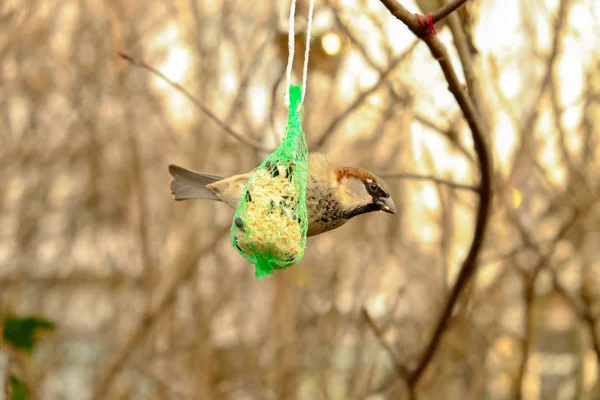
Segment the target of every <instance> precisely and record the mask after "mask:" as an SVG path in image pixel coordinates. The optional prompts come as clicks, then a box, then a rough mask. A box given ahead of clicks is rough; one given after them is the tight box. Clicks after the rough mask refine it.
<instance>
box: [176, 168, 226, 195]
mask: <svg viewBox="0 0 600 400" xmlns="http://www.w3.org/2000/svg"><path fill="white" fill-rule="evenodd" d="M169 173H170V174H171V176H173V178H174V179H173V180H172V181H171V193H173V195H174V196H175V200H177V201H181V200H191V199H208V200H217V201H220V199H219V198H218V197H217V196H215V194H214V193H213V192H211V191H210V190H208V189H207V188H206V185H208V184H210V183H213V182H216V181H219V180H221V179H223V178H222V177H220V176H217V175H210V174H204V173H200V172H194V171H191V170H189V169H186V168H183V167H180V166H178V165H174V164H171V165H169Z"/></svg>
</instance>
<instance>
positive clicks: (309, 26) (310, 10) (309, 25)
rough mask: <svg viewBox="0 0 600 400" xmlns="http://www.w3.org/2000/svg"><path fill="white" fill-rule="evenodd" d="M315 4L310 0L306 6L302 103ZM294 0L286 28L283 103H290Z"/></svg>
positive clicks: (313, 0)
mask: <svg viewBox="0 0 600 400" xmlns="http://www.w3.org/2000/svg"><path fill="white" fill-rule="evenodd" d="M314 6H315V0H310V5H309V8H308V21H307V25H306V50H305V52H304V67H303V69H302V97H301V102H302V103H304V96H305V94H306V81H307V77H308V54H309V52H310V31H311V29H312V17H313V10H314ZM295 14H296V0H292V4H291V5H290V20H289V30H288V50H289V55H288V63H287V68H286V70H285V77H286V92H285V105H286V106H289V105H290V94H289V87H290V84H291V81H292V65H293V64H294V49H295V44H294V36H295V33H294V23H295V21H296V18H295Z"/></svg>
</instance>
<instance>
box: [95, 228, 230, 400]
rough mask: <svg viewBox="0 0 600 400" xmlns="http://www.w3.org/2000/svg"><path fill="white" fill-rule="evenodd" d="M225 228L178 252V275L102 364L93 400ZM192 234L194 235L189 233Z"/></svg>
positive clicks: (102, 394)
mask: <svg viewBox="0 0 600 400" xmlns="http://www.w3.org/2000/svg"><path fill="white" fill-rule="evenodd" d="M228 231H229V227H227V229H223V230H221V232H217V233H216V234H215V235H214V237H213V238H212V240H211V241H210V243H208V244H207V245H205V246H203V247H201V248H197V250H193V249H194V247H191V249H192V253H193V254H190V253H188V252H185V254H183V255H182V257H184V258H185V259H183V260H175V262H174V266H175V267H178V266H183V267H181V269H180V271H179V274H178V276H177V277H176V278H175V279H173V281H172V282H169V284H168V285H167V287H166V288H165V290H164V293H163V294H161V295H160V297H159V296H157V297H158V300H157V301H156V302H155V303H153V305H152V306H151V307H150V308H149V310H148V311H147V312H146V314H145V315H144V316H143V317H142V318H141V320H140V322H139V323H138V324H137V326H136V327H135V328H134V329H133V331H132V332H131V333H130V334H129V336H128V337H127V339H126V340H125V341H124V343H123V346H122V347H121V350H120V351H119V352H118V353H117V354H116V355H115V357H114V358H113V359H112V360H111V361H110V362H109V363H108V365H107V366H106V367H105V369H104V373H103V375H102V377H101V379H100V380H99V383H98V385H97V386H96V387H95V389H94V393H93V395H92V399H93V400H104V399H106V398H107V396H106V395H107V393H108V391H109V389H110V385H111V384H112V382H113V380H114V379H115V378H116V376H117V374H118V372H119V371H120V370H121V369H122V368H124V367H125V365H126V364H127V362H128V361H129V359H130V358H131V356H132V355H133V352H134V350H135V349H136V348H137V347H138V345H139V344H140V343H141V342H142V341H143V340H144V339H145V337H146V335H147V334H148V332H149V331H150V329H151V328H152V327H153V326H154V324H155V323H156V321H157V320H158V318H159V317H160V316H161V315H162V314H163V312H164V311H165V310H167V309H168V308H169V306H170V305H171V304H172V303H173V301H174V300H175V296H176V294H177V289H178V288H179V286H180V284H181V283H182V282H185V281H186V280H188V279H189V277H190V275H191V274H192V273H193V272H194V270H195V268H196V265H197V263H196V261H197V260H198V259H199V258H201V257H202V256H204V255H205V254H208V253H209V252H211V251H213V249H214V248H215V247H216V245H217V244H218V242H219V241H220V240H221V239H222V238H223V236H224V235H225V233H227V232H228ZM192 236H195V235H193V234H192ZM192 239H193V238H184V240H189V242H190V243H191V242H194V240H192Z"/></svg>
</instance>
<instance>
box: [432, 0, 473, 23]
mask: <svg viewBox="0 0 600 400" xmlns="http://www.w3.org/2000/svg"><path fill="white" fill-rule="evenodd" d="M467 1H468V0H458V1H453V2H451V3H446V5H445V6H443V7H441V8H440V9H438V10H436V11H435V12H434V13H433V22H434V23H435V22H438V21H441V20H442V19H444V18H446V17H447V16H448V15H450V14H452V13H453V12H454V11H456V10H458V9H459V8H460V7H462V6H463V5H464V4H465V3H466V2H467Z"/></svg>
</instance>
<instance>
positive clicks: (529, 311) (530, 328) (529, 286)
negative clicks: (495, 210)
mask: <svg viewBox="0 0 600 400" xmlns="http://www.w3.org/2000/svg"><path fill="white" fill-rule="evenodd" d="M580 217H581V212H580V211H577V210H576V211H575V213H574V214H573V216H572V217H571V218H570V219H569V220H568V221H567V222H566V223H565V224H564V225H563V226H562V227H561V229H560V230H559V231H558V233H557V235H556V237H555V238H554V241H553V243H552V246H551V248H550V250H549V251H548V252H547V253H546V254H545V255H542V254H541V252H540V251H539V249H536V248H534V247H533V245H532V244H530V239H531V238H530V237H529V236H528V234H526V236H525V240H526V244H527V245H529V246H531V248H532V249H534V250H537V251H538V254H539V259H538V262H537V264H536V265H535V267H534V268H533V272H532V273H531V274H530V275H529V276H528V277H527V280H526V281H525V288H524V292H523V297H524V302H525V337H524V338H523V342H522V344H521V353H522V358H521V362H520V363H519V367H518V370H517V385H516V390H517V393H515V398H516V399H521V398H522V388H523V380H524V378H525V371H526V370H527V363H528V361H529V353H530V348H531V337H532V335H533V332H534V330H535V326H534V321H533V301H534V298H535V281H536V280H537V277H538V276H539V274H540V272H541V271H542V269H544V267H546V265H547V264H548V261H549V260H550V259H551V258H552V256H553V255H554V251H555V250H556V247H557V246H558V243H559V242H560V241H561V240H562V238H563V237H564V236H565V234H566V233H567V232H568V231H569V229H571V227H572V226H573V225H575V223H576V222H577V221H578V219H579V218H580Z"/></svg>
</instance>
